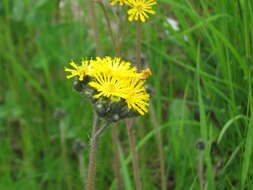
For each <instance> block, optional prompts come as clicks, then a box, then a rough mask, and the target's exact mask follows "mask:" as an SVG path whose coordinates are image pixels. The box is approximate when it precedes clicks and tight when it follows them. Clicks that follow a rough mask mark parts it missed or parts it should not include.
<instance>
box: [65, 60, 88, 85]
mask: <svg viewBox="0 0 253 190" xmlns="http://www.w3.org/2000/svg"><path fill="white" fill-rule="evenodd" d="M69 64H70V65H71V66H72V67H73V68H74V69H69V68H67V67H65V69H64V70H65V71H67V72H70V73H71V74H70V75H67V79H70V78H72V77H75V76H78V77H79V78H78V79H79V80H80V81H82V80H83V78H84V76H85V75H88V73H89V70H90V66H89V61H84V60H83V61H82V65H81V66H78V65H76V64H75V63H74V62H73V61H71V62H70V63H69Z"/></svg>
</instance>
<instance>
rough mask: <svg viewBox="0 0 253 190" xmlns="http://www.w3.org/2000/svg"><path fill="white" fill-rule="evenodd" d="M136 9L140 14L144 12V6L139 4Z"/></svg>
mask: <svg viewBox="0 0 253 190" xmlns="http://www.w3.org/2000/svg"><path fill="white" fill-rule="evenodd" d="M135 8H136V10H137V11H138V12H142V11H143V4H141V3H138V4H136V6H135Z"/></svg>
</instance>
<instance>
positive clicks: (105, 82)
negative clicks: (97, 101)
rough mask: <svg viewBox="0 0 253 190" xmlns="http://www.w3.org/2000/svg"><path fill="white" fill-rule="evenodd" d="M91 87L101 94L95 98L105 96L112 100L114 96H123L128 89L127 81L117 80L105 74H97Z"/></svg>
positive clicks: (90, 83)
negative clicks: (125, 89) (126, 88)
mask: <svg viewBox="0 0 253 190" xmlns="http://www.w3.org/2000/svg"><path fill="white" fill-rule="evenodd" d="M88 85H89V86H91V87H93V88H95V89H96V90H97V91H98V92H99V94H97V95H96V96H95V97H96V98H99V97H100V96H105V97H107V98H111V97H112V96H118V97H122V96H123V90H124V88H125V87H126V85H127V84H126V83H125V81H120V80H117V79H115V78H113V77H111V76H106V75H104V74H97V75H96V76H95V81H91V82H89V83H88Z"/></svg>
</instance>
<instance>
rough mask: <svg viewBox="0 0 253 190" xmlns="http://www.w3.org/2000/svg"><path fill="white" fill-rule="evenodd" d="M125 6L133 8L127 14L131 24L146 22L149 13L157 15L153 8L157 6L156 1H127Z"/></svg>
mask: <svg viewBox="0 0 253 190" xmlns="http://www.w3.org/2000/svg"><path fill="white" fill-rule="evenodd" d="M125 4H127V5H128V6H130V7H131V8H130V9H129V10H128V12H127V13H128V15H129V17H128V20H129V21H130V22H131V21H133V20H136V21H138V20H141V21H142V22H145V21H146V19H147V18H148V13H149V14H155V11H154V10H152V6H153V5H155V4H157V2H156V1H155V0H127V1H126V3H125Z"/></svg>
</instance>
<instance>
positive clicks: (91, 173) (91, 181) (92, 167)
mask: <svg viewBox="0 0 253 190" xmlns="http://www.w3.org/2000/svg"><path fill="white" fill-rule="evenodd" d="M97 123H98V116H97V115H96V114H95V116H94V123H93V127H92V137H91V142H90V155H89V167H88V178H87V184H86V189H87V190H94V189H95V178H96V161H97V159H96V155H97V145H98V140H99V137H100V135H101V134H102V133H103V131H104V130H105V129H106V128H107V127H108V126H109V122H106V123H105V124H104V125H103V126H102V127H101V128H100V129H98V130H97Z"/></svg>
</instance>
